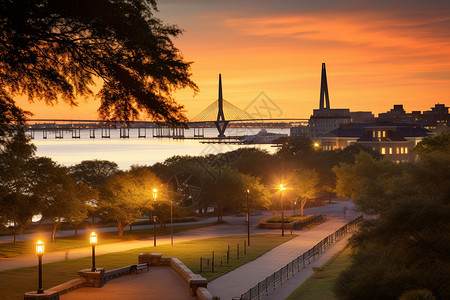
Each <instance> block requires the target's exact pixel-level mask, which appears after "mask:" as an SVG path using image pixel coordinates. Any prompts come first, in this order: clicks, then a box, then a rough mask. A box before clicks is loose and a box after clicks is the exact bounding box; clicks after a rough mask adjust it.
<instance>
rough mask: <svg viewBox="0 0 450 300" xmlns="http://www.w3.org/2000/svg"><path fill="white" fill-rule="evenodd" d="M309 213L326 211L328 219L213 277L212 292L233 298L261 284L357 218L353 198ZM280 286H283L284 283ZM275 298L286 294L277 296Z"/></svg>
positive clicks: (209, 288)
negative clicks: (260, 282) (233, 268)
mask: <svg viewBox="0 0 450 300" xmlns="http://www.w3.org/2000/svg"><path fill="white" fill-rule="evenodd" d="M345 205H347V207H349V212H348V214H347V216H344V207H345ZM307 213H308V214H314V213H324V214H326V215H327V221H326V222H325V223H322V224H320V225H318V226H316V227H314V228H312V229H310V230H307V231H303V232H300V235H299V236H297V237H295V238H293V239H292V240H290V241H287V242H286V243H283V244H281V245H280V246H278V247H276V248H274V249H272V250H271V251H269V252H267V253H266V254H264V255H262V256H261V257H259V258H257V259H255V260H254V261H251V262H249V263H247V264H245V265H243V266H240V267H239V268H237V269H235V270H233V271H231V272H229V273H227V274H225V275H223V276H221V277H219V278H217V279H215V280H213V281H212V282H210V283H209V284H208V290H209V291H210V292H211V294H212V295H214V296H218V297H220V299H232V298H233V297H237V296H240V295H241V294H243V293H245V292H247V291H248V290H249V289H250V288H251V287H253V286H255V285H256V284H258V282H259V281H262V280H264V279H265V278H266V277H267V276H270V275H272V273H274V272H276V271H278V270H279V269H281V268H282V267H284V266H285V265H286V264H288V263H289V262H291V261H292V260H293V259H295V258H296V257H297V256H299V255H301V254H302V253H304V252H305V251H307V250H309V249H310V248H311V247H313V246H314V245H316V244H317V243H318V242H320V240H322V239H323V238H324V237H326V236H328V235H330V234H332V233H334V232H335V231H336V230H337V229H339V228H340V227H341V226H343V225H345V224H346V223H348V222H349V221H350V220H352V219H353V218H354V211H353V205H352V204H351V203H350V202H342V203H338V204H334V205H328V206H323V207H315V208H312V209H309V210H308V212H307ZM297 233H298V232H297ZM335 246H336V245H335ZM332 250H333V248H331V249H330V251H332ZM311 268H312V267H311ZM300 273H301V272H300ZM279 289H283V286H281V287H279ZM275 292H276V291H275ZM274 299H284V298H282V297H281V298H277V297H275V298H274Z"/></svg>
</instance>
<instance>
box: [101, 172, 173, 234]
mask: <svg viewBox="0 0 450 300" xmlns="http://www.w3.org/2000/svg"><path fill="white" fill-rule="evenodd" d="M160 187H161V181H160V180H159V178H158V177H156V175H155V174H154V173H152V172H150V171H149V170H148V169H146V168H140V169H137V170H134V171H128V172H123V173H120V174H117V175H115V176H113V177H111V178H110V179H109V180H108V182H107V184H105V185H104V186H103V187H102V189H101V192H100V201H99V207H100V211H101V212H102V217H103V218H105V219H107V220H110V221H113V222H115V223H116V224H117V229H118V235H119V236H120V237H121V236H122V234H123V231H124V229H125V228H127V227H128V226H129V225H130V224H131V223H132V222H135V221H136V220H137V219H138V218H139V217H140V216H141V215H142V213H143V212H144V211H145V210H146V209H148V208H153V207H154V201H155V200H154V198H153V189H154V188H156V189H158V197H157V201H165V200H166V199H165V197H166V195H165V193H162V191H160Z"/></svg>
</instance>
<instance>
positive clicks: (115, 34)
mask: <svg viewBox="0 0 450 300" xmlns="http://www.w3.org/2000/svg"><path fill="white" fill-rule="evenodd" d="M156 11H157V6H156V0H135V1H125V0H118V1H110V0H96V1H90V0H78V1H71V0H45V1H44V0H15V1H10V0H2V1H0V30H1V34H0V82H1V85H0V107H1V108H5V110H1V111H0V112H1V113H0V114H1V115H2V116H1V117H0V120H1V119H3V118H4V119H6V120H7V121H8V120H12V121H21V120H23V117H24V112H23V111H21V110H20V109H19V108H18V107H17V106H16V105H15V103H14V100H13V97H14V96H16V95H26V96H28V99H29V101H31V102H33V101H36V100H43V101H45V102H46V103H49V104H51V103H55V102H58V99H59V97H61V99H62V100H63V101H65V102H67V103H69V104H70V105H77V99H76V98H77V97H78V96H90V95H92V94H93V92H92V89H91V87H92V86H93V85H94V84H98V85H100V89H99V92H98V93H97V96H98V98H100V100H101V104H100V108H99V110H98V112H99V115H100V117H101V118H103V119H106V120H116V121H130V120H133V119H136V118H137V117H138V116H139V114H140V111H143V112H145V113H146V114H147V115H149V116H151V117H152V118H153V119H154V120H157V121H169V122H172V123H179V122H183V121H185V120H186V119H185V117H184V116H183V114H182V113H181V108H182V106H180V105H178V104H176V103H175V101H174V99H173V98H172V96H171V92H172V91H173V90H174V89H179V88H184V87H190V88H192V89H193V90H194V91H197V86H196V85H195V84H194V83H193V82H192V81H191V79H190V77H191V73H190V63H188V62H185V61H184V60H183V57H182V55H181V53H180V51H179V50H178V49H177V48H176V47H175V46H174V45H173V43H172V40H171V38H173V37H176V36H178V35H180V34H181V30H180V29H179V28H178V27H177V26H175V25H166V24H164V23H163V22H162V21H161V20H159V19H158V18H156V17H155V15H154V14H155V12H156Z"/></svg>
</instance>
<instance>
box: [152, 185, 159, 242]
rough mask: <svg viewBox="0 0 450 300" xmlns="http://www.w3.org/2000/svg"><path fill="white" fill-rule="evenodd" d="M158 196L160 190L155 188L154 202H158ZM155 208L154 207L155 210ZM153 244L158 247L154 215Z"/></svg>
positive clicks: (154, 217)
mask: <svg viewBox="0 0 450 300" xmlns="http://www.w3.org/2000/svg"><path fill="white" fill-rule="evenodd" d="M157 197H158V190H157V189H153V202H156V198H157ZM154 211H155V209H154V208H153V212H154ZM153 246H155V247H156V216H153Z"/></svg>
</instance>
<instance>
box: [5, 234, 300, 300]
mask: <svg viewBox="0 0 450 300" xmlns="http://www.w3.org/2000/svg"><path fill="white" fill-rule="evenodd" d="M295 236H296V235H286V236H284V237H282V236H280V235H273V234H256V235H253V236H252V240H251V242H252V245H251V247H249V248H247V255H244V252H243V251H244V247H243V243H244V242H245V241H246V236H245V235H243V236H231V237H221V238H212V239H204V240H196V241H190V242H183V243H175V244H174V246H173V247H171V246H170V245H160V246H156V247H145V248H139V249H133V250H128V251H123V252H116V253H111V254H105V255H99V256H97V257H96V266H97V267H101V268H105V269H106V270H111V269H115V268H119V267H123V266H126V265H130V264H135V263H137V261H138V255H139V253H143V252H148V253H162V254H163V257H178V258H179V259H180V260H181V261H182V262H183V263H184V264H186V266H187V267H189V268H190V269H191V270H192V271H193V272H194V273H199V268H200V256H202V257H208V256H209V257H211V254H212V251H214V252H215V258H216V268H215V273H212V272H211V271H204V272H202V273H200V274H201V275H202V276H203V277H205V278H207V279H208V280H213V279H215V278H217V277H220V276H222V275H224V274H226V273H228V272H229V271H231V270H233V269H235V268H237V267H239V266H241V265H243V264H246V263H248V262H249V261H252V260H254V259H256V258H257V257H259V256H261V255H262V254H264V253H266V252H267V251H269V250H270V249H272V248H274V247H276V246H278V245H280V244H282V243H284V242H286V241H288V240H290V239H292V238H294V237H295ZM237 243H239V244H240V250H241V251H240V259H239V260H237V259H236V248H237V245H236V244H237ZM228 245H230V248H231V249H230V250H231V251H230V252H231V255H230V257H231V260H230V263H229V264H228V265H226V260H225V259H224V258H225V257H226V251H227V247H228ZM220 258H222V259H224V260H223V267H220V266H219V264H220ZM36 261H37V259H36ZM44 262H45V255H44ZM90 267H91V258H90V257H86V258H80V259H74V260H68V261H62V262H56V263H49V264H45V265H44V266H43V287H44V289H47V288H50V287H52V286H55V285H58V284H61V283H63V282H66V281H68V280H71V279H74V278H78V275H77V271H78V270H80V269H85V268H90ZM37 275H38V270H37V267H28V268H20V269H15V270H8V271H3V272H0V282H1V283H2V288H1V289H0V299H23V294H24V293H25V292H28V291H31V290H34V289H36V288H37V281H38V279H37Z"/></svg>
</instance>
